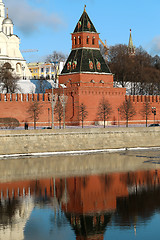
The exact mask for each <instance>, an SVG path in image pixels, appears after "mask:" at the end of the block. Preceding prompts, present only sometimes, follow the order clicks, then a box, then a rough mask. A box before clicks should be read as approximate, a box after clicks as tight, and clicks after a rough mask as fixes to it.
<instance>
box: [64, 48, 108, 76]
mask: <svg viewBox="0 0 160 240" xmlns="http://www.w3.org/2000/svg"><path fill="white" fill-rule="evenodd" d="M82 72H90V73H95V72H96V73H111V72H110V69H109V67H108V65H107V64H106V63H105V61H104V58H103V57H102V55H101V53H100V50H99V49H85V48H84V49H83V48H82V49H75V50H72V51H71V53H70V55H69V57H68V59H67V61H66V64H65V65H64V68H63V70H62V72H61V74H66V73H82Z"/></svg>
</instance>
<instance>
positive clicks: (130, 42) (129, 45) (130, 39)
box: [128, 29, 134, 48]
mask: <svg viewBox="0 0 160 240" xmlns="http://www.w3.org/2000/svg"><path fill="white" fill-rule="evenodd" d="M128 47H129V48H133V47H134V46H133V41H132V35H131V29H130V36H129V43H128Z"/></svg>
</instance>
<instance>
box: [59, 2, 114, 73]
mask: <svg viewBox="0 0 160 240" xmlns="http://www.w3.org/2000/svg"><path fill="white" fill-rule="evenodd" d="M86 72H88V73H110V70H109V68H108V66H107V64H106V63H105V61H104V58H103V57H102V54H101V52H100V48H99V33H97V31H96V29H95V27H94V25H93V23H92V21H91V19H90V18H89V16H88V14H87V12H86V6H85V8H84V11H83V13H82V15H81V17H80V19H79V21H78V23H77V24H76V27H75V29H74V32H73V33H72V51H71V53H70V55H69V57H68V59H67V61H66V64H65V66H64V68H63V70H62V72H61V74H68V73H86Z"/></svg>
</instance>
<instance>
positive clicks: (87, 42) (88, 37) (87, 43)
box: [87, 36, 89, 44]
mask: <svg viewBox="0 0 160 240" xmlns="http://www.w3.org/2000/svg"><path fill="white" fill-rule="evenodd" d="M87 44H89V36H87Z"/></svg>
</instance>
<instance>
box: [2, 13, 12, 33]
mask: <svg viewBox="0 0 160 240" xmlns="http://www.w3.org/2000/svg"><path fill="white" fill-rule="evenodd" d="M2 28H3V32H4V33H5V34H6V35H8V36H10V35H13V22H12V20H11V19H10V18H9V17H8V8H7V17H6V18H5V19H4V20H3V22H2Z"/></svg>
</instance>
